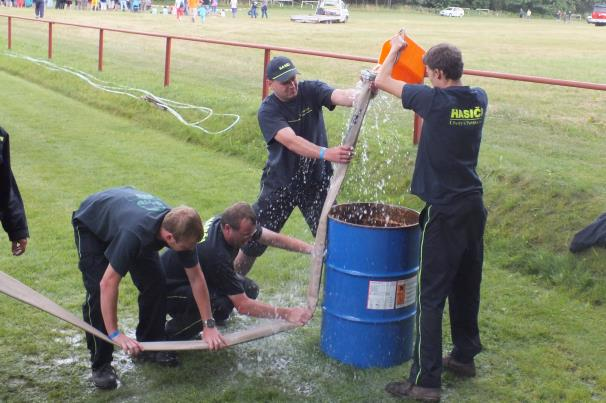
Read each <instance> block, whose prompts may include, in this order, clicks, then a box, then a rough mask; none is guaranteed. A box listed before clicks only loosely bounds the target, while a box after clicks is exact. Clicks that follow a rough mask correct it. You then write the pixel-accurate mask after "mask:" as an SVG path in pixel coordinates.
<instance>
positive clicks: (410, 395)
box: [385, 381, 441, 402]
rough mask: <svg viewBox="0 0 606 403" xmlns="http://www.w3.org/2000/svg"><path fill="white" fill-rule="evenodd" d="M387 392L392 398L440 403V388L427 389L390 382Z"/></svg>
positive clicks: (408, 383)
mask: <svg viewBox="0 0 606 403" xmlns="http://www.w3.org/2000/svg"><path fill="white" fill-rule="evenodd" d="M385 390H386V391H387V392H388V393H389V394H390V395H392V396H395V397H401V398H405V399H412V400H419V401H422V402H439V401H440V394H441V393H440V388H426V387H423V386H417V385H413V384H412V383H410V382H408V381H397V382H390V383H388V384H387V385H386V386H385Z"/></svg>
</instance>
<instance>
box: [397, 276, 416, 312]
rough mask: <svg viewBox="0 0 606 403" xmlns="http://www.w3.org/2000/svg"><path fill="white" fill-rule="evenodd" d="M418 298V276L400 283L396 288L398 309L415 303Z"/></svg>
mask: <svg viewBox="0 0 606 403" xmlns="http://www.w3.org/2000/svg"><path fill="white" fill-rule="evenodd" d="M416 298H417V276H414V277H411V278H407V279H405V280H400V281H398V285H397V286H396V308H403V307H405V306H408V305H412V304H414V303H415V299H416Z"/></svg>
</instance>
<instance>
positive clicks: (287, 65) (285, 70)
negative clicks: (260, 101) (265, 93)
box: [266, 56, 299, 83]
mask: <svg viewBox="0 0 606 403" xmlns="http://www.w3.org/2000/svg"><path fill="white" fill-rule="evenodd" d="M297 74H299V71H298V70H297V68H296V67H295V65H294V64H293V62H292V61H291V60H290V59H289V58H288V57H285V56H276V57H274V58H273V59H271V61H270V62H269V64H268V65H267V71H266V76H267V79H268V80H277V81H280V82H281V83H283V82H286V81H288V80H290V79H292V78H293V77H294V76H296V75H297Z"/></svg>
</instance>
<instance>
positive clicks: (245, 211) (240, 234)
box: [221, 202, 257, 248]
mask: <svg viewBox="0 0 606 403" xmlns="http://www.w3.org/2000/svg"><path fill="white" fill-rule="evenodd" d="M256 226H257V215H256V214H255V212H254V210H253V209H252V207H251V206H250V204H248V203H244V202H240V203H236V204H234V205H233V206H231V207H228V208H227V209H225V211H224V212H223V214H222V215H221V228H222V230H223V237H224V238H225V241H227V243H228V244H230V245H231V246H233V247H236V248H239V247H241V246H242V245H244V244H246V243H247V242H248V241H250V240H251V238H252V236H253V235H254V234H255V232H256V230H257V227H256Z"/></svg>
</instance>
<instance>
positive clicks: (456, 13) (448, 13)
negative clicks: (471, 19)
mask: <svg viewBox="0 0 606 403" xmlns="http://www.w3.org/2000/svg"><path fill="white" fill-rule="evenodd" d="M440 15H441V16H444V17H462V16H464V15H465V11H463V9H462V8H461V7H447V8H445V9H444V10H442V11H440Z"/></svg>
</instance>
